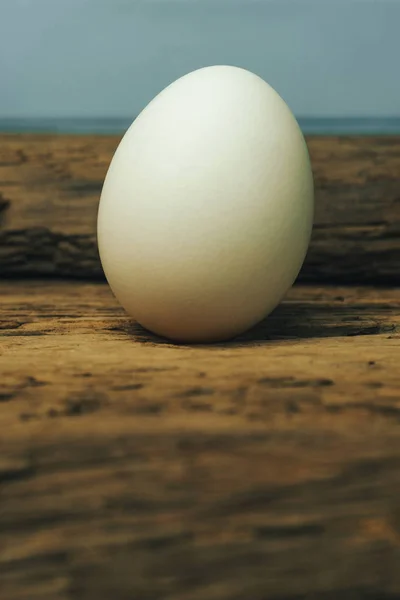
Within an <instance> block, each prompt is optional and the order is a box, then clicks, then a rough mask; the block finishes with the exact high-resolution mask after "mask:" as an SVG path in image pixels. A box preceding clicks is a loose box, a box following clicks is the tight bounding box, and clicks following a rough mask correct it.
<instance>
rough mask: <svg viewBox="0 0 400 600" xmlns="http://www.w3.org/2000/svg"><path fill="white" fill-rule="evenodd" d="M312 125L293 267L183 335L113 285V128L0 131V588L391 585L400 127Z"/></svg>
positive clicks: (246, 592) (397, 421) (238, 594)
mask: <svg viewBox="0 0 400 600" xmlns="http://www.w3.org/2000/svg"><path fill="white" fill-rule="evenodd" d="M308 141H309V146H310V151H311V156H312V160H313V166H314V171H315V174H316V188H317V201H318V209H317V217H316V228H315V232H314V237H313V242H312V246H311V249H310V253H309V257H308V260H307V262H306V265H305V267H304V270H303V273H302V277H301V278H300V283H299V284H297V285H296V286H295V287H294V288H293V290H292V291H291V292H290V294H289V295H288V297H287V299H286V300H285V302H284V303H283V304H282V305H281V306H280V307H279V308H278V309H277V310H276V311H275V312H274V314H273V315H272V316H271V317H270V318H269V319H267V320H266V321H265V322H263V323H262V324H261V325H259V326H257V327H256V328H255V329H254V330H252V331H250V332H248V333H247V334H245V335H243V336H241V337H239V338H237V339H235V340H233V341H232V342H230V343H224V344H216V345H212V346H204V345H200V346H189V345H186V346H178V345H174V344H171V343H169V342H167V341H166V340H163V339H160V338H157V337H155V336H153V335H151V334H149V333H148V332H146V331H144V330H143V329H141V328H140V327H139V326H137V325H136V324H134V323H132V322H130V321H129V319H128V318H127V317H126V316H125V314H124V312H123V310H122V309H121V308H120V307H119V306H118V304H117V303H116V301H115V299H114V298H113V297H112V295H111V292H110V290H109V288H108V286H107V285H106V284H105V283H104V281H103V280H102V275H101V270H100V267H99V263H98V257H97V253H96V246H95V233H94V232H95V230H94V225H95V218H96V206H97V202H98V192H99V189H100V187H101V181H102V178H103V177H104V172H105V169H106V167H107V164H108V162H109V160H110V157H111V154H112V151H113V149H114V148H115V145H116V143H117V139H116V138H109V137H97V138H94V137H90V138H86V137H78V136H77V137H73V136H71V137H56V136H3V137H2V138H1V142H2V143H1V145H0V148H1V151H0V152H1V153H0V197H1V200H2V203H1V205H2V207H3V213H2V217H3V219H2V225H1V231H0V271H1V273H2V275H3V281H2V283H1V286H0V353H1V354H0V374H1V379H0V426H1V430H0V431H1V433H0V598H1V600H39V599H40V600H72V599H74V600H75V599H76V600H103V599H104V600H109V599H110V598H112V597H115V598H117V599H118V600H158V599H165V600H278V599H279V600H300V599H301V598H307V599H312V600H314V599H322V600H328V599H329V600H331V599H336V598H341V599H342V598H343V599H345V600H348V599H353V598H354V599H358V598H367V599H375V600H389V599H390V600H392V599H395V598H399V597H400V310H399V309H400V290H399V287H398V285H399V282H400V277H399V266H400V242H399V233H400V183H399V173H400V139H399V138H394V137H391V138H373V139H371V138H340V139H335V138H314V139H310V140H308Z"/></svg>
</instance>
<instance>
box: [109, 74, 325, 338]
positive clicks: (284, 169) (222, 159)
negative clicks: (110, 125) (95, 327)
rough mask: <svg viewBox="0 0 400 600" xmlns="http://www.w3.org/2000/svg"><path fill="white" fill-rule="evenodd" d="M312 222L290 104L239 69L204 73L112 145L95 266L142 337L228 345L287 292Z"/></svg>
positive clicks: (157, 102)
mask: <svg viewBox="0 0 400 600" xmlns="http://www.w3.org/2000/svg"><path fill="white" fill-rule="evenodd" d="M313 213H314V191H313V177H312V171H311V166H310V160H309V155H308V151H307V146H306V143H305V140H304V137H303V135H302V133H301V130H300V128H299V126H298V124H297V122H296V120H295V118H294V116H293V114H292V113H291V111H290V109H289V108H288V106H287V105H286V103H285V102H284V101H283V100H282V98H281V97H280V96H279V95H278V94H277V92H275V90H274V89H273V88H272V87H271V86H270V85H268V84H267V83H266V82H265V81H264V80H263V79H261V78H260V77H258V76H257V75H255V74H253V73H251V72H249V71H247V70H245V69H241V68H237V67H231V66H214V67H207V68H204V69H200V70H198V71H194V72H193V73H190V74H188V75H186V76H184V77H182V78H181V79H179V80H177V81H176V82H174V83H173V84H171V85H170V86H169V87H167V88H166V89H165V90H164V91H162V92H161V93H160V94H159V95H158V96H157V97H156V98H155V99H154V100H153V101H152V102H150V104H149V105H148V106H147V107H146V108H145V109H144V110H143V112H142V113H141V114H140V115H139V117H138V118H137V119H136V120H135V121H134V122H133V124H132V125H131V127H130V128H129V129H128V131H127V132H126V134H125V136H124V137H123V139H122V141H121V143H120V144H119V146H118V148H117V150H116V152H115V155H114V157H113V159H112V162H111V165H110V167H109V170H108V173H107V176H106V179H105V182H104V186H103V191H102V195H101V200H100V206H99V214H98V243H99V251H100V257H101V262H102V265H103V268H104V271H105V274H106V277H107V280H108V282H109V284H110V286H111V288H112V290H113V292H114V294H115V296H116V297H117V299H118V300H119V301H120V303H121V304H122V305H123V307H124V308H125V309H126V311H127V312H128V313H129V314H130V315H131V316H132V317H133V318H134V319H136V320H137V321H138V322H139V323H140V324H141V325H142V326H143V327H145V328H147V329H149V330H151V331H152V332H154V333H156V334H158V335H161V336H165V337H168V338H170V339H172V340H176V341H181V342H211V341H219V340H225V339H228V338H232V337H234V336H236V335H238V334H240V333H242V332H243V331H245V330H247V329H248V328H250V327H252V326H253V325H255V324H256V323H257V322H258V321H260V320H261V319H263V318H264V317H265V316H266V315H268V313H270V312H271V311H272V310H273V309H274V308H275V307H276V306H277V304H278V303H279V301H280V300H281V299H282V297H283V296H284V294H285V293H286V292H287V290H288V289H289V288H290V287H291V285H292V284H293V282H294V280H295V279H296V277H297V275H298V273H299V270H300V268H301V266H302V263H303V261H304V257H305V255H306V252H307V247H308V244H309V240H310V235H311V230H312V222H313Z"/></svg>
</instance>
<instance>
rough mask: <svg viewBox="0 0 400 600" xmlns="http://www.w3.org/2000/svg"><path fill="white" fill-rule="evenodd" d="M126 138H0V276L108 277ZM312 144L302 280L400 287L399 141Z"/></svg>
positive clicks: (357, 139)
mask: <svg viewBox="0 0 400 600" xmlns="http://www.w3.org/2000/svg"><path fill="white" fill-rule="evenodd" d="M118 141H119V138H117V137H106V136H82V137H81V136H45V135H43V136H38V135H2V136H1V138H0V199H1V202H0V212H2V214H1V217H2V225H0V274H3V275H10V276H12V275H47V274H50V275H61V276H72V277H81V278H101V277H102V271H101V267H100V264H99V260H98V255H97V248H96V243H95V229H96V213H97V205H98V200H99V195H100V191H101V187H102V182H103V179H104V176H105V173H106V170H107V167H108V165H109V162H110V160H111V157H112V154H113V152H114V150H115V148H116V146H117V144H118ZM308 143H309V148H310V154H311V158H312V163H313V168H314V172H315V180H316V198H317V210H316V226H315V231H314V236H313V240H312V244H311V248H310V252H309V255H308V259H307V261H306V264H305V267H304V269H303V272H302V275H301V278H302V279H303V281H317V282H321V281H330V282H333V281H337V282H347V283H348V282H350V283H354V282H364V283H365V282H370V283H377V282H379V283H384V282H387V283H393V282H397V283H399V282H400V177H399V174H400V138H399V137H374V138H368V137H347V138H344V137H342V138H318V137H317V138H309V139H308ZM1 207H2V211H1Z"/></svg>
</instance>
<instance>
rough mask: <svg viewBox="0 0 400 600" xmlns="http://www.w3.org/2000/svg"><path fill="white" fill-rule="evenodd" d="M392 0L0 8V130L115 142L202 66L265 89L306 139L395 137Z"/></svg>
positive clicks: (398, 104)
mask: <svg viewBox="0 0 400 600" xmlns="http://www.w3.org/2000/svg"><path fill="white" fill-rule="evenodd" d="M399 32H400V2H399V1H398V0H0V74H1V88H0V130H2V131H59V132H82V133H96V132H98V133H108V132H109V133H120V132H122V131H124V130H125V129H126V128H127V127H128V125H129V124H130V122H131V121H132V120H133V118H134V117H135V116H137V114H138V113H139V112H140V111H141V110H142V108H144V106H145V105H146V104H147V103H148V102H149V101H150V100H151V99H152V97H153V96H154V95H156V94H157V93H158V92H159V91H160V90H161V89H162V88H164V87H165V86H166V85H168V84H169V83H171V82H172V81H173V80H175V79H176V78H178V77H180V76H182V75H184V74H185V73H187V72H189V71H191V70H194V69H197V68H200V67H204V66H207V65H211V64H216V63H220V64H234V65H237V66H242V67H245V68H247V69H250V70H252V71H254V72H256V73H258V74H259V75H261V76H262V77H263V78H264V79H266V80H267V81H268V82H269V83H270V84H271V85H272V86H273V87H275V89H276V90H277V91H278V92H279V93H280V94H281V96H282V97H283V98H284V99H285V100H286V101H287V103H288V104H289V105H290V107H291V108H292V110H293V111H294V113H295V114H296V116H297V117H298V119H299V121H300V124H301V126H302V128H303V130H304V131H305V132H306V133H398V132H400V68H399V58H400V35H399Z"/></svg>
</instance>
